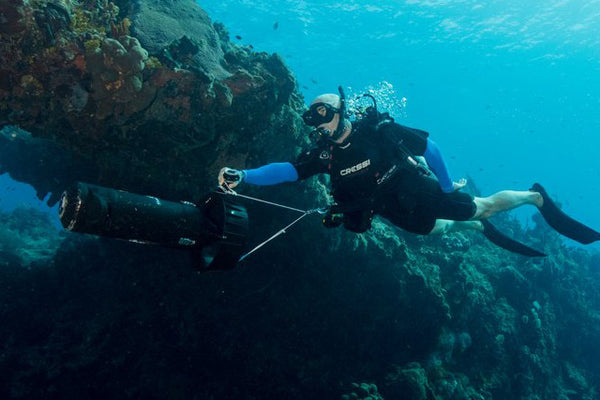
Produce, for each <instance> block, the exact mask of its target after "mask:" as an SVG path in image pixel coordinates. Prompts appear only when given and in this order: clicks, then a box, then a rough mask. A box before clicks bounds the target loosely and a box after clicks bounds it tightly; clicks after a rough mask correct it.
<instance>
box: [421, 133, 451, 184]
mask: <svg viewBox="0 0 600 400" xmlns="http://www.w3.org/2000/svg"><path fill="white" fill-rule="evenodd" d="M423 156H424V157H425V160H426V161H427V165H429V168H431V170H432V171H433V173H434V174H435V176H436V177H437V178H438V182H439V183H440V187H441V188H442V192H444V193H450V192H452V191H453V190H454V184H453V183H452V179H450V173H449V172H448V167H446V163H445V162H444V159H443V158H442V153H441V152H440V149H439V148H438V147H437V144H435V142H434V141H433V140H431V139H427V147H426V148H425V153H424V154H423Z"/></svg>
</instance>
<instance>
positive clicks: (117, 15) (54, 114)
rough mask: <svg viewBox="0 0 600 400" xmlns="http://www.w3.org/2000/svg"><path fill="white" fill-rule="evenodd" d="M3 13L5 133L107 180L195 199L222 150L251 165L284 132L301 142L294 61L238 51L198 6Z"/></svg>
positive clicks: (63, 7) (0, 100)
mask: <svg viewBox="0 0 600 400" xmlns="http://www.w3.org/2000/svg"><path fill="white" fill-rule="evenodd" d="M2 10H3V11H2V13H3V15H4V18H2V19H1V20H0V35H2V36H1V39H2V40H0V127H2V126H6V125H14V126H17V127H19V128H22V129H25V130H27V131H28V132H31V133H32V134H33V136H34V137H35V138H39V139H48V140H52V141H54V142H57V143H58V144H60V145H61V146H62V147H63V148H64V149H65V150H68V151H71V152H72V153H73V154H77V156H78V157H81V158H84V159H86V161H87V164H88V165H90V168H91V169H93V170H96V171H98V175H97V176H95V177H93V178H94V179H92V180H93V181H94V182H95V183H99V184H104V185H108V186H114V185H119V187H121V188H126V189H128V190H131V191H135V192H141V193H154V194H156V195H160V196H163V197H169V198H195V197H197V196H198V195H199V194H200V192H201V191H202V189H200V188H203V187H210V186H212V184H213V181H212V178H209V177H212V176H213V175H214V172H216V171H217V170H218V168H219V167H220V165H221V164H220V161H221V160H220V159H219V156H220V155H222V154H227V153H235V154H237V155H238V159H239V161H240V163H241V164H244V163H246V162H247V161H250V160H251V161H256V158H258V159H261V158H263V159H264V158H265V157H267V154H269V156H272V155H273V154H274V152H273V150H274V149H268V151H266V149H265V148H264V146H263V145H262V144H261V143H266V142H267V138H269V137H270V136H272V135H273V134H274V133H275V132H277V133H278V134H279V135H286V134H287V135H289V137H290V138H294V137H296V138H298V137H300V136H295V135H297V133H296V132H295V128H297V127H299V126H300V122H299V121H300V119H299V116H298V114H297V111H298V110H300V109H301V107H302V106H303V105H302V101H301V100H300V99H298V98H297V95H296V94H295V92H294V90H295V85H296V84H295V80H294V78H293V76H292V75H291V73H290V72H289V71H288V70H287V68H286V67H285V65H284V63H283V60H282V59H281V58H280V57H278V56H277V55H268V54H265V53H255V52H253V51H251V50H250V49H245V48H239V47H236V46H234V45H232V44H230V43H229V41H228V37H227V36H228V35H227V32H226V31H225V29H224V28H223V27H222V26H220V25H213V24H212V23H211V21H210V20H209V18H208V16H207V15H206V13H204V11H202V10H201V9H200V8H199V7H198V6H197V4H196V3H195V2H194V1H193V0H187V1H169V2H165V1H157V0H155V1H149V0H146V1H135V2H133V1H132V2H129V1H120V2H117V5H115V3H113V2H109V1H103V2H95V1H84V2H71V1H49V0H40V1H35V2H27V1H24V0H17V1H10V2H9V1H3V2H2ZM250 109H252V113H249V112H248V111H249V110H250ZM249 136H250V137H253V138H254V140H253V141H251V142H250V141H241V142H240V141H239V140H238V138H241V137H249ZM292 140H293V139H292ZM277 150H278V154H279V155H280V156H281V157H282V158H283V157H286V158H289V157H291V156H292V155H293V153H294V149H286V148H284V147H280V148H278V149H277ZM173 162H175V163H177V164H178V165H179V166H180V168H179V169H178V171H177V172H175V171H173V170H172V169H171V168H169V166H170V164H171V163H173ZM207 172H209V173H208V174H207ZM166 182H169V183H170V185H167V186H165V183H166ZM36 183H37V182H36ZM36 183H34V184H36ZM43 186H44V187H43V188H40V190H42V191H43V190H46V188H47V187H52V189H53V190H52V191H57V192H60V191H61V190H62V189H63V188H62V187H60V186H59V185H57V184H55V183H53V182H52V181H48V182H46V183H45V184H44V185H43Z"/></svg>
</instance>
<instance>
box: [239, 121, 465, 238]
mask: <svg viewBox="0 0 600 400" xmlns="http://www.w3.org/2000/svg"><path fill="white" fill-rule="evenodd" d="M428 136H429V135H428V133H427V132H425V131H422V130H418V129H413V128H409V127H406V126H402V125H400V124H397V123H394V122H391V121H389V122H384V123H381V124H378V125H377V126H372V125H369V124H365V123H363V124H361V123H360V121H359V123H353V127H352V132H351V134H350V136H349V137H348V138H347V139H346V140H345V141H344V143H343V144H341V145H338V144H333V143H321V144H320V145H319V146H316V147H314V148H311V149H309V150H307V151H304V152H302V153H301V154H300V156H298V158H297V159H296V161H295V162H293V163H272V164H268V165H265V166H263V167H260V168H257V169H251V170H245V171H244V174H245V177H244V181H245V182H247V183H250V184H256V185H273V184H277V183H282V182H293V181H297V180H302V179H306V178H308V177H311V176H313V175H316V174H319V173H324V174H328V175H330V178H331V186H332V194H333V197H334V199H335V201H336V203H338V204H339V205H340V207H341V208H340V209H341V210H343V211H342V212H344V214H345V217H347V218H345V219H344V221H345V226H346V228H348V229H350V230H353V231H357V232H361V231H364V230H366V229H368V227H369V226H370V217H371V216H372V215H373V214H380V215H381V216H383V217H384V218H386V219H388V220H390V222H392V223H393V224H395V225H397V226H399V227H401V228H403V229H405V230H407V231H410V232H414V233H419V234H428V233H429V232H431V230H432V229H433V227H434V224H435V220H436V219H451V220H468V219H470V218H471V217H473V215H474V214H475V203H474V202H473V198H472V197H471V196H470V195H468V194H465V193H461V192H453V191H452V190H453V183H452V180H451V179H450V174H449V173H448V169H447V168H446V165H445V163H444V161H443V159H442V157H441V153H440V151H439V149H438V147H437V145H436V144H435V143H434V142H433V141H432V140H431V139H429V138H428ZM413 155H414V156H424V158H425V160H426V161H427V164H428V166H429V168H430V169H431V171H433V173H434V174H435V178H434V177H433V176H431V174H427V173H426V172H425V170H424V169H420V168H417V167H416V166H415V165H414V164H412V163H411V162H410V161H409V159H408V157H409V156H410V157H411V158H412V156H413ZM436 178H437V179H436ZM346 222H348V223H346Z"/></svg>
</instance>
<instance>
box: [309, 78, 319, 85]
mask: <svg viewBox="0 0 600 400" xmlns="http://www.w3.org/2000/svg"><path fill="white" fill-rule="evenodd" d="M310 81H311V82H312V83H314V84H315V85H317V84H318V83H319V82H317V80H316V79H311V80H310Z"/></svg>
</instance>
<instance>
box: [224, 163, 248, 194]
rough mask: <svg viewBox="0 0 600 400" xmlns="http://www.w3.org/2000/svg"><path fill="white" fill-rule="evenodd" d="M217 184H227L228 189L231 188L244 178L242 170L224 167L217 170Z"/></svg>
mask: <svg viewBox="0 0 600 400" xmlns="http://www.w3.org/2000/svg"><path fill="white" fill-rule="evenodd" d="M218 180H219V186H223V185H225V184H226V185H227V187H228V188H229V189H233V188H234V187H236V186H237V185H239V184H240V183H242V181H243V180H244V171H240V170H237V169H233V168H229V167H225V168H221V170H220V171H219V178H218Z"/></svg>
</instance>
